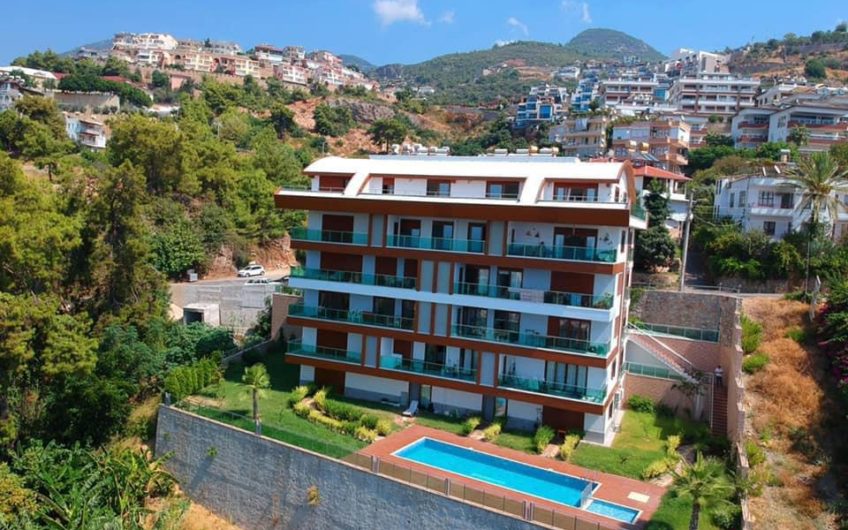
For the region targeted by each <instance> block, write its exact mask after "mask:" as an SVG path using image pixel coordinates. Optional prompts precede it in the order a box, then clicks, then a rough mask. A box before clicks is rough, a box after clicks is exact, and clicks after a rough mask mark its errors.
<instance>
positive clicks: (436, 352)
mask: <svg viewBox="0 0 848 530" xmlns="http://www.w3.org/2000/svg"><path fill="white" fill-rule="evenodd" d="M305 172H306V174H307V175H308V176H309V177H310V178H311V181H312V184H311V189H310V190H309V191H289V190H281V191H279V192H278V193H277V194H276V197H275V198H276V203H277V205H278V207H281V208H287V209H306V210H308V226H307V227H306V228H303V229H298V230H292V232H291V237H292V246H293V247H294V248H297V249H299V250H302V251H305V261H304V263H303V268H300V269H296V270H295V271H293V272H292V275H291V278H290V280H289V283H290V285H291V286H292V287H295V288H298V289H301V290H302V292H303V302H302V303H301V304H297V305H294V306H291V307H290V310H289V316H288V324H290V325H297V326H301V327H302V338H301V339H300V340H294V341H291V342H290V343H289V351H288V353H287V356H286V360H287V362H290V363H295V364H298V365H300V380H301V382H303V383H307V382H314V383H315V384H318V385H322V386H332V387H333V388H334V390H335V391H336V392H339V393H343V394H345V395H347V396H350V397H354V398H360V399H369V400H378V401H380V400H382V401H384V402H392V403H398V404H400V405H406V404H407V403H410V402H412V401H417V402H418V403H419V405H420V406H421V407H423V408H427V409H430V410H433V411H435V412H437V413H443V414H448V413H455V414H460V415H462V414H474V415H482V416H483V417H484V418H487V419H492V418H493V417H495V416H505V417H506V418H507V421H508V424H509V425H510V426H514V427H518V428H528V429H532V428H534V427H535V426H537V425H539V424H542V423H544V424H546V425H550V426H552V427H554V428H556V429H560V430H567V429H581V430H584V431H585V432H586V438H587V439H588V440H592V441H596V442H600V443H609V442H610V441H611V439H612V437H613V436H614V426H615V424H616V421H617V413H618V411H619V408H620V405H621V403H620V401H621V388H622V377H623V375H624V374H623V370H622V368H623V367H622V359H623V353H622V335H623V333H624V328H625V325H626V315H627V305H628V303H629V302H628V296H629V294H628V293H629V289H628V285H629V282H630V273H631V267H630V265H629V261H628V256H629V255H630V253H631V252H632V242H633V240H634V230H635V229H641V228H644V227H645V221H644V219H643V217H641V215H642V213H643V212H642V210H640V209H638V208H636V209H634V210H633V212H634V213H636V214H638V215H639V216H635V215H633V214H631V210H632V209H633V208H635V207H634V206H633V200H634V198H635V197H636V194H635V188H634V179H633V173H632V169H631V168H630V166H629V165H628V164H618V163H609V164H581V163H576V162H564V161H557V159H555V158H547V159H545V158H541V157H540V158H538V159H536V160H531V157H516V158H511V157H491V158H485V157H484V158H477V157H475V158H469V159H461V158H459V157H443V158H439V157H435V158H434V157H428V158H426V159H421V158H418V157H414V156H412V157H403V156H394V157H392V156H387V157H374V158H372V159H368V160H363V159H359V160H354V159H341V158H334V157H329V158H324V159H321V160H318V161H317V162H315V163H313V164H312V165H310V166H309V167H307V168H306V170H305Z"/></svg>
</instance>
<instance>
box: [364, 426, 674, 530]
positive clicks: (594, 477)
mask: <svg viewBox="0 0 848 530" xmlns="http://www.w3.org/2000/svg"><path fill="white" fill-rule="evenodd" d="M421 438H432V439H434V440H441V441H443V442H448V443H452V444H455V445H459V446H462V447H467V448H469V449H475V450H477V451H481V452H485V453H489V454H492V455H495V456H499V457H501V458H506V459H509V460H514V461H516V462H522V463H525V464H528V465H532V466H537V467H541V468H545V469H550V470H553V471H558V472H560V473H565V474H568V475H572V476H574V477H578V478H582V479H585V480H590V481H592V482H598V483H600V487H598V488H597V489H596V490H595V492H594V493H593V495H592V497H593V498H596V499H602V500H605V501H609V502H612V503H615V504H620V505H622V506H626V507H629V508H634V509H637V510H640V511H641V513H640V514H639V519H638V520H637V521H636V522H635V523H634V524H627V523H622V522H620V521H616V520H614V519H610V518H607V517H601V516H598V515H595V514H592V513H590V512H587V511H585V510H580V509H578V508H574V507H571V506H566V505H563V504H559V503H555V502H551V501H548V500H545V499H541V498H538V497H533V496H530V495H523V494H521V493H518V492H515V491H512V490H509V489H505V488H501V487H498V486H494V485H492V484H488V483H485V482H480V481H478V480H474V479H471V478H467V477H463V476H461V475H457V474H455V473H450V472H448V471H443V470H441V469H437V468H434V467H430V466H426V465H422V464H418V463H415V462H412V461H409V460H406V459H403V458H399V457H397V456H394V455H393V454H392V453H394V452H395V451H397V450H399V449H402V448H403V447H406V446H407V445H409V444H411V443H413V442H415V441H416V440H419V439H421ZM359 453H360V454H362V455H366V456H376V457H379V458H380V460H382V461H385V462H389V463H391V464H395V465H398V466H401V467H406V468H410V469H413V470H415V471H419V472H422V473H426V474H428V475H431V476H433V477H438V478H440V479H445V478H449V479H450V480H451V482H456V483H459V484H463V485H468V486H471V487H473V488H475V489H478V490H482V491H485V492H489V493H493V494H495V495H500V496H504V497H508V498H510V499H514V500H516V501H519V502H520V501H523V500H528V501H532V502H533V503H534V504H535V505H536V506H539V507H542V508H546V509H549V510H556V511H559V512H562V513H565V514H568V515H571V516H574V517H579V518H580V519H583V520H585V521H590V522H596V523H601V524H602V525H604V527H608V528H615V529H632V528H643V527H644V526H645V525H646V524H647V522H648V521H649V520H650V519H651V516H653V514H654V512H655V511H656V509H657V507H658V506H659V504H660V499H661V498H662V496H663V495H664V494H665V492H666V490H665V488H662V487H660V486H655V485H653V484H649V483H647V482H640V481H638V480H634V479H631V478H626V477H620V476H618V475H610V474H608V473H601V472H600V471H593V470H591V469H586V468H583V467H579V466H575V465H573V464H569V463H568V462H563V461H561V460H554V459H551V458H544V457H542V456H538V455H530V454H526V453H522V452H521V451H516V450H513V449H507V448H504V447H499V446H497V445H495V444H492V443H487V442H482V441H478V440H473V439H471V438H465V437H462V436H457V435H455V434H451V433H448V432H444V431H440V430H436V429H430V428H427V427H422V426H419V425H414V426H412V427H409V428H407V429H404V430H403V431H400V432H397V433H394V434H392V435H390V436H388V437H387V438H384V439H383V440H380V441H378V442H375V443H373V444H371V445H369V446H368V447H365V448H364V449H362V450H361V451H359ZM634 494H635V495H634ZM645 497H647V500H646V501H644V502H641V499H644V498H645ZM636 499H639V500H636Z"/></svg>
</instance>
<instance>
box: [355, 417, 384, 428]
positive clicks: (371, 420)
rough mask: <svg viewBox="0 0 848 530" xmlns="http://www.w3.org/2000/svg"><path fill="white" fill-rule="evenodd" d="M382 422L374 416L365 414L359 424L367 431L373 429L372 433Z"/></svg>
mask: <svg viewBox="0 0 848 530" xmlns="http://www.w3.org/2000/svg"><path fill="white" fill-rule="evenodd" d="M379 421H380V418H378V417H377V416H375V415H373V414H363V415H362V417H361V418H360V419H359V422H360V423H361V424H362V426H363V427H365V428H367V429H371V430H372V431H373V430H375V429H377V423H378V422H379Z"/></svg>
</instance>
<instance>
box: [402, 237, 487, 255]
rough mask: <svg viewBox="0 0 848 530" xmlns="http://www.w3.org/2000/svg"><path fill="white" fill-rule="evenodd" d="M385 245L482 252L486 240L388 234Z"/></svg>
mask: <svg viewBox="0 0 848 530" xmlns="http://www.w3.org/2000/svg"><path fill="white" fill-rule="evenodd" d="M386 246H389V247H401V248H418V249H424V250H444V251H448V252H472V253H475V254H482V253H483V251H484V250H485V247H486V241H484V240H475V239H452V238H446V237H419V236H404V235H393V234H390V235H389V236H387V237H386Z"/></svg>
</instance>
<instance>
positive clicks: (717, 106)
mask: <svg viewBox="0 0 848 530" xmlns="http://www.w3.org/2000/svg"><path fill="white" fill-rule="evenodd" d="M759 86H760V81H759V79H751V78H743V77H738V76H735V75H730V74H721V73H700V74H698V75H695V76H682V77H679V78H678V79H676V80H675V81H674V84H672V85H671V90H670V91H669V99H670V101H671V102H672V103H674V104H675V105H677V108H678V109H680V110H681V111H683V112H687V113H690V114H694V115H702V116H712V115H716V116H727V117H730V116H733V115H735V114H736V113H738V112H740V111H741V110H743V109H746V108H749V107H753V106H754V105H755V101H754V98H755V97H756V95H757V90H758V88H759Z"/></svg>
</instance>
